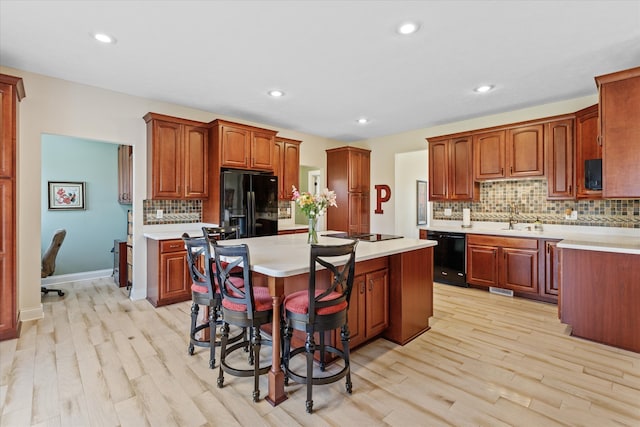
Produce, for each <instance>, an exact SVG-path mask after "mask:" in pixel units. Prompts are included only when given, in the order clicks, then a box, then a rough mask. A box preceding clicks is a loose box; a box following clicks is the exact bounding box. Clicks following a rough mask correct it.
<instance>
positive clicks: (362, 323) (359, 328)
mask: <svg viewBox="0 0 640 427" xmlns="http://www.w3.org/2000/svg"><path fill="white" fill-rule="evenodd" d="M348 316H349V332H350V333H351V341H350V346H351V347H352V348H353V347H357V346H358V345H360V344H362V343H363V342H365V341H368V340H370V339H371V338H373V337H375V336H378V335H380V334H381V333H382V332H383V331H384V330H385V329H387V326H389V270H388V269H387V268H385V269H382V270H378V271H373V272H371V273H366V274H359V275H357V276H356V277H355V279H354V281H353V291H352V293H351V306H350V307H349V315H348ZM338 338H339V337H338Z"/></svg>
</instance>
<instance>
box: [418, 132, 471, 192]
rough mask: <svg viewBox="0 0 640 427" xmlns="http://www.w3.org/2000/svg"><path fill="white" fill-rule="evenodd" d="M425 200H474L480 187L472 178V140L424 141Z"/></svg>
mask: <svg viewBox="0 0 640 427" xmlns="http://www.w3.org/2000/svg"><path fill="white" fill-rule="evenodd" d="M428 142H429V200H469V201H473V200H478V199H479V197H480V184H479V183H478V182H477V181H474V179H473V149H472V146H473V138H472V136H471V135H466V136H459V137H456V138H447V139H441V140H440V139H436V140H428Z"/></svg>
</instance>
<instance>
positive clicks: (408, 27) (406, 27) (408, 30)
mask: <svg viewBox="0 0 640 427" xmlns="http://www.w3.org/2000/svg"><path fill="white" fill-rule="evenodd" d="M419 29H420V24H418V23H417V22H404V23H402V24H400V26H399V27H398V33H400V34H403V35H407V34H413V33H415V32H416V31H418V30H419Z"/></svg>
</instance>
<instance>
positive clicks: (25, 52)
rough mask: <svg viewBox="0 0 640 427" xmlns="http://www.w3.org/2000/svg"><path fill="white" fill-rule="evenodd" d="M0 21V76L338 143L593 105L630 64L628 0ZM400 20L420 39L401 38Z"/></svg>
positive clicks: (200, 8)
mask: <svg viewBox="0 0 640 427" xmlns="http://www.w3.org/2000/svg"><path fill="white" fill-rule="evenodd" d="M0 16H1V17H0V64H1V65H4V66H8V67H13V68H17V69H21V70H26V71H30V72H35V73H40V74H45V75H48V76H52V77H57V78H60V79H65V80H70V81H74V82H78V83H82V84H87V85H92V86H97V87H101V88H105V89H110V90H114V91H118V92H123V93H127V94H131V95H136V96H141V97H144V98H151V99H155V100H160V101H166V102H170V103H174V104H180V105H184V106H188V107H193V108H196V109H201V110H205V111H210V112H212V119H214V118H215V114H222V115H227V116H231V117H236V118H239V119H244V120H249V121H255V122H259V123H262V124H264V125H266V126H268V125H271V126H277V127H283V128H288V129H293V130H297V131H301V132H305V133H309V134H313V135H320V136H325V137H328V138H334V139H337V140H341V141H345V142H350V141H356V140H362V139H367V138H373V137H377V136H383V135H390V134H395V133H399V132H403V131H408V130H414V129H419V128H425V127H429V126H433V125H437V124H442V123H449V122H453V121H458V120H463V119H468V118H472V117H478V116H484V115H487V114H493V113H499V112H503V111H510V110H514V109H519V108H524V107H527V106H533V105H540V104H544V103H549V102H554V101H560V100H564V99H571V98H576V97H580V96H586V95H592V94H595V93H596V87H595V83H594V80H593V78H594V76H596V75H601V74H606V73H610V72H614V71H619V70H623V69H626V68H631V67H636V66H639V65H640V1H638V0H629V1H613V0H606V1H203V0H201V1H168V0H165V1H55V0H53V1H14V0H0ZM406 20H416V21H419V22H420V24H421V30H420V31H419V32H418V33H416V34H413V35H411V36H400V35H399V34H397V33H396V32H395V28H396V26H397V25H398V24H399V23H401V22H403V21H406ZM97 31H102V32H107V33H109V34H111V35H113V36H115V37H116V38H117V40H118V42H117V43H116V44H115V45H101V44H99V43H97V42H96V41H94V40H93V39H92V38H91V37H90V33H93V32H97ZM486 83H488V84H494V85H496V88H495V90H494V91H492V92H490V93H488V94H485V95H479V94H476V93H474V92H473V90H472V89H473V88H474V87H476V86H478V85H480V84H486ZM274 88H278V89H281V90H283V91H285V93H286V95H285V96H284V97H282V98H279V99H274V98H270V97H268V96H267V95H266V92H267V91H268V90H270V89H274ZM361 116H365V117H368V118H369V119H370V120H371V122H370V123H369V124H367V125H359V124H357V123H356V119H358V118H359V117H361Z"/></svg>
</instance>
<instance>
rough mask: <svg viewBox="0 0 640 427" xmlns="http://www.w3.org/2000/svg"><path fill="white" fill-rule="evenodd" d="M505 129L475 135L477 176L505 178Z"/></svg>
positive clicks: (475, 172) (474, 147) (474, 160)
mask: <svg viewBox="0 0 640 427" xmlns="http://www.w3.org/2000/svg"><path fill="white" fill-rule="evenodd" d="M505 155H506V153H505V131H504V130H499V131H494V132H487V133H481V134H477V135H473V163H474V174H475V178H476V179H478V180H480V179H496V178H504V177H505V176H506V174H505V161H506V160H505Z"/></svg>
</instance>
